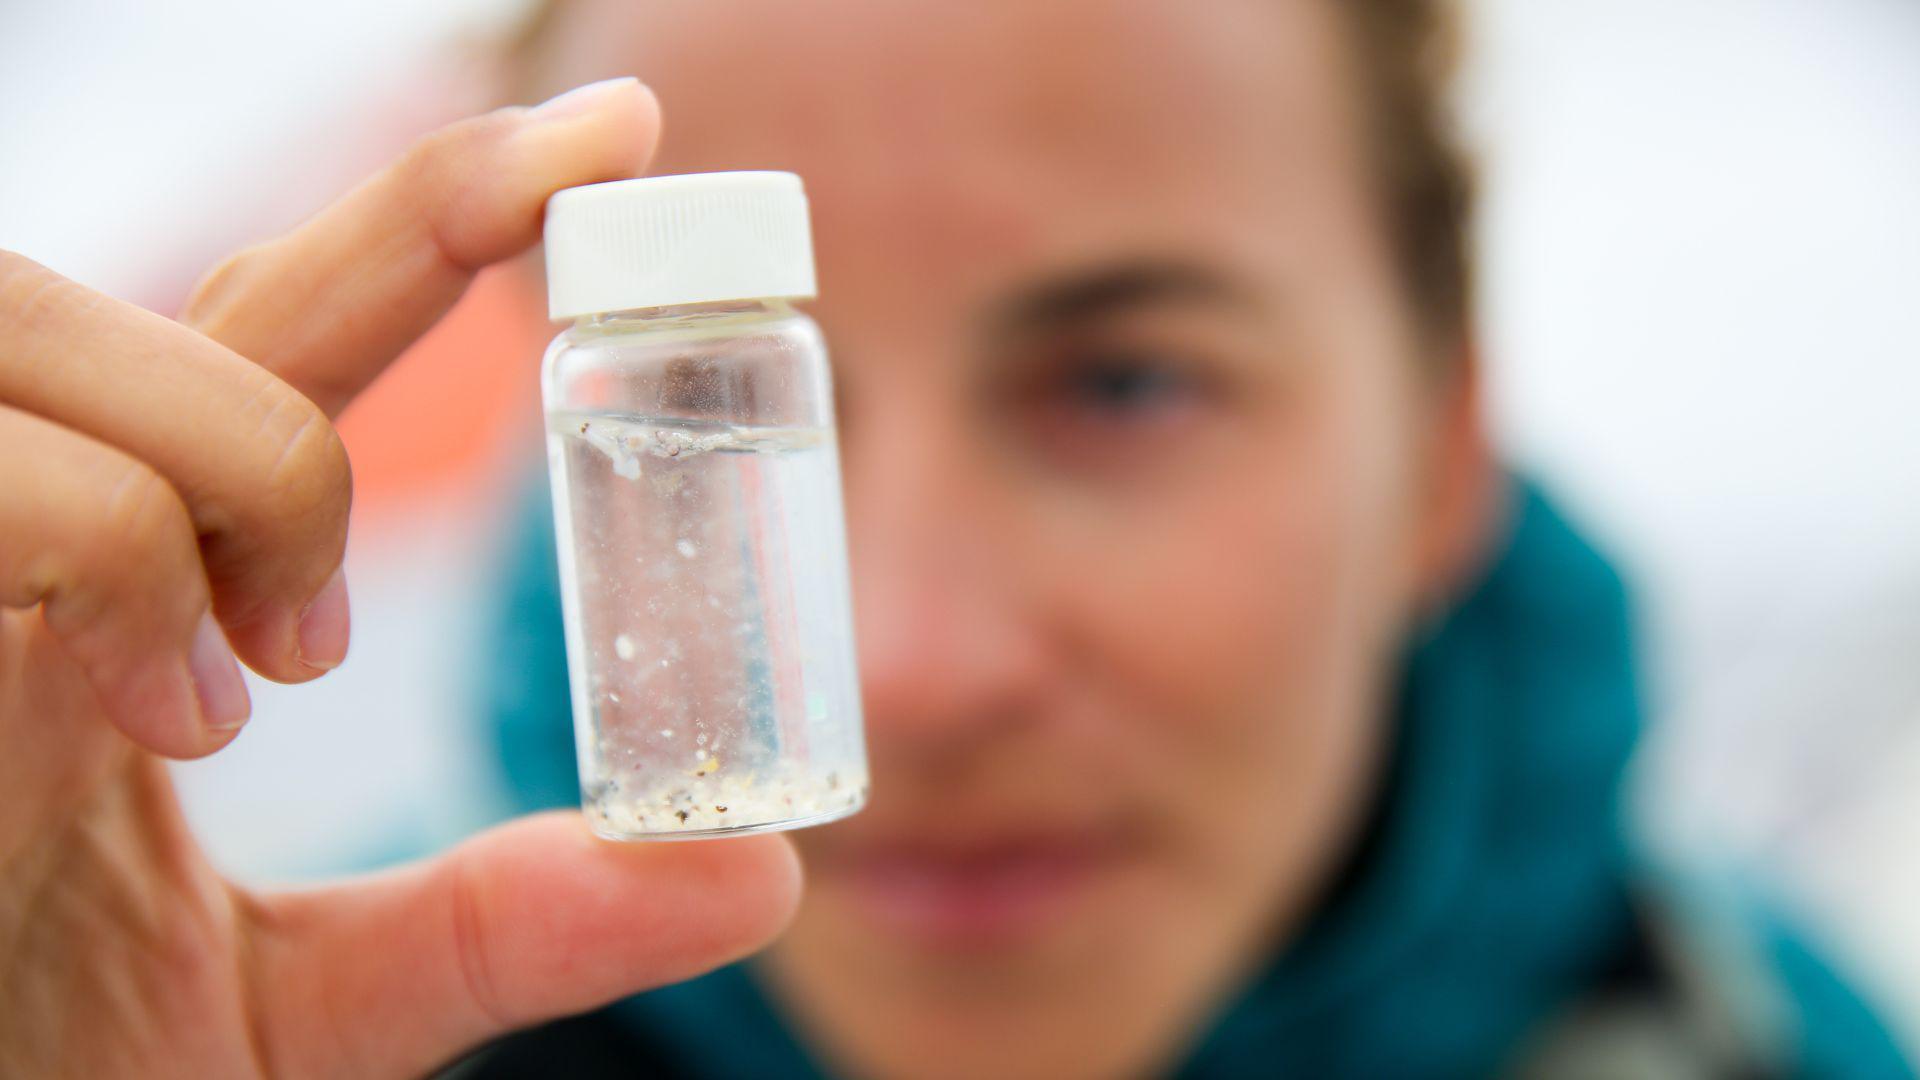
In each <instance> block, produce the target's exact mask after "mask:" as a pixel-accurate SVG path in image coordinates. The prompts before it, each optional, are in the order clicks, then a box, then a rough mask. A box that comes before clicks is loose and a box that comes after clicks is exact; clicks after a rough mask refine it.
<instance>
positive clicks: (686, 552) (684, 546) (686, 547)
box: [673, 537, 700, 559]
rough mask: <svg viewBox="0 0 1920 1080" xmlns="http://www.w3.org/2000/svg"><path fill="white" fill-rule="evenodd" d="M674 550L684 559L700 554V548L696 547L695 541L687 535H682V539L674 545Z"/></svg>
mask: <svg viewBox="0 0 1920 1080" xmlns="http://www.w3.org/2000/svg"><path fill="white" fill-rule="evenodd" d="M673 550H675V551H677V552H679V553H680V557H681V558H683V559H691V558H693V557H694V556H695V555H698V554H700V549H699V548H697V547H695V546H694V543H693V541H691V540H688V539H687V538H686V537H681V538H680V541H679V542H678V543H676V544H674V545H673Z"/></svg>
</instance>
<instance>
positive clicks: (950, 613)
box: [847, 423, 1047, 757]
mask: <svg viewBox="0 0 1920 1080" xmlns="http://www.w3.org/2000/svg"><path fill="white" fill-rule="evenodd" d="M954 427H955V426H954V425H949V424H940V423H917V424H913V425H908V424H905V423H897V424H891V425H889V426H888V428H887V429H886V430H884V431H883V430H869V431H868V432H867V434H866V439H865V440H864V441H863V444H862V445H861V446H859V447H858V448H857V450H855V451H852V452H850V454H849V467H848V472H847V500H848V528H849V537H848V540H849V545H850V548H851V552H852V558H853V591H854V617H855V623H856V625H857V627H858V636H859V647H860V673H861V689H862V693H863V704H864V706H865V710H866V718H867V727H868V733H869V736H870V737H871V739H872V740H873V742H874V743H875V747H874V749H875V751H876V753H877V754H886V755H889V756H891V755H910V756H915V757H935V756H939V755H942V754H947V753H953V752H958V751H963V750H964V749H965V748H966V747H968V746H969V745H971V744H974V743H977V742H979V741H981V740H983V739H988V738H990V737H991V736H992V735H993V734H994V733H996V732H999V731H1001V730H1004V729H1006V728H1009V727H1014V726H1018V725H1022V724H1025V723H1028V722H1030V720H1031V718H1032V717H1033V716H1034V715H1035V714H1036V712H1037V708H1038V704H1039V698H1040V695H1041V693H1042V692H1043V691H1044V689H1045V685H1046V679H1047V658H1046V647H1045V635H1044V633H1043V630H1042V619H1043V613H1042V612H1041V611H1040V610H1039V602H1038V597H1037V596H1035V595H1034V593H1033V590H1031V589H1029V588H1026V587H1025V586H1023V584H1022V581H1023V565H1022V558H1021V555H1022V552H1021V550H1020V548H1021V543H1020V539H1019V538H1020V534H1021V528H1020V516H1019V513H1018V509H1017V502H1016V499H1015V498H1013V497H1012V496H1011V495H1010V494H1009V493H1008V492H1007V491H1006V490H1005V489H1006V487H1007V485H1006V483H1005V482H1004V481H999V480H997V479H996V478H995V477H994V476H993V474H992V472H991V470H990V469H989V468H988V467H987V466H986V465H985V464H984V463H983V462H982V461H981V460H980V459H981V457H982V455H979V454H969V453H968V452H967V446H966V441H965V439H964V438H963V437H961V435H960V433H959V432H957V431H956V430H954Z"/></svg>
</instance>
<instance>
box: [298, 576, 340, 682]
mask: <svg viewBox="0 0 1920 1080" xmlns="http://www.w3.org/2000/svg"><path fill="white" fill-rule="evenodd" d="M352 626H353V617H352V615H351V614H350V613H349V612H348V610H347V574H346V571H345V570H335V571H334V572H333V576H332V577H330V578H328V579H327V584H326V586H325V587H323V588H322V589H321V590H320V591H319V592H318V593H316V594H314V597H313V602H312V603H309V604H308V605H307V609H306V610H305V611H302V612H301V613H300V630H299V632H298V634H297V635H296V639H295V642H294V658H295V659H296V660H299V661H300V663H302V664H304V665H306V666H307V667H310V668H312V669H313V670H315V671H332V670H333V669H334V668H337V667H339V666H340V662H341V661H343V660H345V659H346V658H347V638H348V637H349V636H351V634H352Z"/></svg>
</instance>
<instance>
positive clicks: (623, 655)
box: [613, 634, 666, 663]
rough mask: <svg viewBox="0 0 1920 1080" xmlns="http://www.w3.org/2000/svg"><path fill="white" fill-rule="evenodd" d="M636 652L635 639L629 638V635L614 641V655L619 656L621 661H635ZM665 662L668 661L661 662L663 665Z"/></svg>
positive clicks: (621, 636)
mask: <svg viewBox="0 0 1920 1080" xmlns="http://www.w3.org/2000/svg"><path fill="white" fill-rule="evenodd" d="M634 651H635V650H634V646H633V639H632V638H630V637H628V636H627V635H625V634H621V635H620V636H619V637H617V638H614V639H613V652H614V655H616V656H618V657H619V658H620V659H622V660H631V659H633V654H634ZM665 662H666V661H664V660H663V661H661V663H665Z"/></svg>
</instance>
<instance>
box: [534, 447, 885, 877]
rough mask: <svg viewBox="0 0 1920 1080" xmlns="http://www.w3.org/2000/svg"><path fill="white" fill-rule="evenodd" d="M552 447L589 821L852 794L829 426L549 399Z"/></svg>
mask: <svg viewBox="0 0 1920 1080" xmlns="http://www.w3.org/2000/svg"><path fill="white" fill-rule="evenodd" d="M548 453H549V457H550V463H551V465H552V469H553V483H554V499H555V504H556V510H557V512H558V520H559V521H560V523H561V536H560V573H561V592H562V596H563V599H564V602H565V604H566V608H567V611H566V615H567V659H568V665H569V667H570V669H571V677H572V678H571V681H572V690H573V708H574V722H575V735H576V738H577V740H578V745H579V752H580V779H581V786H582V789H583V791H584V792H585V800H584V801H585V808H586V813H587V818H588V821H589V823H590V824H591V825H592V826H593V828H594V829H595V831H597V832H600V833H601V834H603V835H606V836H611V837H616V838H622V839H632V838H639V837H681V836H702V835H714V834H717V833H740V832H757V831H764V830H770V829H780V828H791V827H796V826H800V825H809V824H815V823H818V822H821V821H826V820H831V819H832V818H836V817H840V816H843V815H845V814H849V813H852V812H853V811H854V810H857V809H859V807H860V806H861V804H862V803H863V802H864V801H865V799H866V791H867V768H866V759H865V751H864V744H863V742H862V737H861V725H860V699H859V685H858V678H857V676H856V673H855V670H854V664H853V661H852V659H851V657H852V649H851V648H848V647H847V645H846V641H845V638H846V637H847V636H848V635H850V634H851V633H852V613H851V610H850V607H851V604H850V599H849V590H848V582H847V577H846V565H845V561H844V557H843V555H842V554H841V553H842V552H843V551H845V540H844V529H845V525H844V522H843V517H842V511H841V505H840V498H839V475H838V473H839V462H838V457H837V455H836V453H835V449H834V442H833V434H832V432H831V430H829V429H825V428H774V427H756V426H742V425H732V424H720V423H710V422H695V421H684V420H649V419H644V418H638V417H630V416H628V417H623V416H608V415H595V414H586V413H565V412H562V413H555V414H552V415H550V416H549V417H548Z"/></svg>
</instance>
